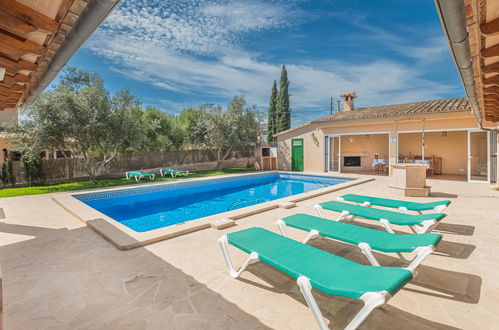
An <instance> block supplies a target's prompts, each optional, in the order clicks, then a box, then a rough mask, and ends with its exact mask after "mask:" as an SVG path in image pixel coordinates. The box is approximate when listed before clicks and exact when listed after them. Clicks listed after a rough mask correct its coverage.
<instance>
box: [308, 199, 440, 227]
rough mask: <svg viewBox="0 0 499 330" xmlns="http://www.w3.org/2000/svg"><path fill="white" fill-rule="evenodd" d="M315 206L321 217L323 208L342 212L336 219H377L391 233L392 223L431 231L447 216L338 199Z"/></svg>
mask: <svg viewBox="0 0 499 330" xmlns="http://www.w3.org/2000/svg"><path fill="white" fill-rule="evenodd" d="M314 208H315V210H316V211H317V213H318V215H319V216H320V217H321V218H324V216H323V214H322V211H323V210H328V211H333V212H338V213H340V216H339V217H338V218H337V219H336V221H341V220H350V221H351V220H354V219H355V218H357V217H359V218H364V219H369V220H376V221H379V222H380V223H381V224H382V225H383V227H384V228H385V229H386V231H388V232H390V233H393V229H392V228H391V225H392V224H393V225H399V226H409V228H410V229H411V230H412V231H413V232H414V233H417V234H422V233H425V232H431V231H432V230H433V228H434V227H435V226H436V225H437V224H438V222H439V221H440V220H442V219H443V218H445V214H444V213H429V214H406V213H400V212H393V211H387V210H382V209H375V208H370V207H366V206H361V205H355V204H349V203H342V202H336V201H330V202H325V203H320V204H316V205H315V206H314Z"/></svg>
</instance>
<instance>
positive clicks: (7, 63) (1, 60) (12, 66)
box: [0, 56, 36, 76]
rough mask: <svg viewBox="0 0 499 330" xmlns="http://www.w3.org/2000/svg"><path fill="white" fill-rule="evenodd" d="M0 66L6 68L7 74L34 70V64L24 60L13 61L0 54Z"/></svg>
mask: <svg viewBox="0 0 499 330" xmlns="http://www.w3.org/2000/svg"><path fill="white" fill-rule="evenodd" d="M0 67H3V68H5V69H6V71H7V74H10V75H12V76H13V75H16V74H17V73H18V72H19V71H21V70H27V71H35V70H36V64H35V63H31V62H28V61H25V60H19V61H14V60H11V59H8V58H5V57H2V56H0Z"/></svg>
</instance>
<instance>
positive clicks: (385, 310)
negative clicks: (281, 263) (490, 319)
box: [238, 238, 482, 329]
mask: <svg viewBox="0 0 499 330" xmlns="http://www.w3.org/2000/svg"><path fill="white" fill-rule="evenodd" d="M310 245H312V246H315V247H317V248H320V249H322V250H325V251H328V252H330V253H333V254H335V255H339V256H342V257H344V258H347V259H349V260H353V261H355V262H358V263H361V264H366V265H368V264H369V263H368V261H367V260H366V258H365V256H364V255H362V253H361V252H360V250H359V249H357V248H356V247H355V246H353V245H350V244H345V243H340V242H337V241H333V240H329V239H325V238H318V239H314V240H312V241H311V242H310ZM375 255H376V258H377V259H378V260H379V261H380V263H381V264H382V265H385V266H395V267H397V266H398V267H400V266H403V264H402V263H401V262H400V259H398V258H395V257H391V256H388V255H385V254H380V253H375ZM248 271H249V272H251V273H252V274H254V275H255V276H257V277H258V278H261V279H262V280H264V281H265V282H266V283H267V284H268V285H263V284H261V283H257V282H254V281H252V280H249V279H246V278H245V277H244V274H243V275H242V277H240V278H239V279H238V280H240V281H242V282H245V283H248V284H249V285H253V286H256V287H260V288H263V289H265V290H269V291H272V292H275V293H279V294H287V295H289V296H290V297H292V298H293V299H295V300H297V301H300V302H301V303H302V304H306V303H305V300H304V299H303V296H302V295H301V293H300V290H299V288H298V286H297V284H296V280H295V279H294V278H292V277H290V276H288V275H287V274H285V273H283V272H281V271H279V270H277V269H275V268H273V267H270V266H268V265H266V264H264V263H257V264H254V265H251V266H250V267H249V268H248ZM418 273H419V274H418V276H417V277H416V278H415V279H414V280H413V281H411V283H410V284H409V286H410V287H408V286H406V287H405V288H403V289H402V290H407V291H412V292H417V293H419V294H422V295H430V296H435V297H440V298H444V299H451V300H456V301H461V302H465V303H472V304H475V303H478V301H479V300H480V288H481V283H482V280H481V278H480V277H479V276H476V275H473V274H466V273H460V272H454V271H448V270H443V269H438V268H434V267H429V266H425V265H420V267H419V268H418ZM417 287H421V288H423V289H427V290H420V289H418V288H417ZM429 290H431V291H429ZM314 296H315V297H316V299H317V302H318V304H319V307H320V308H321V311H322V313H323V315H324V317H325V318H326V319H328V320H329V326H330V327H332V328H344V327H345V326H346V325H347V324H348V322H349V321H350V320H351V319H352V317H353V316H354V315H355V314H356V313H357V312H358V311H359V310H360V309H361V307H362V306H363V303H362V302H361V301H359V300H354V299H349V298H345V297H337V296H332V295H328V294H325V293H323V292H321V291H318V290H314ZM387 324H389V325H390V328H393V329H457V328H455V327H452V326H448V325H445V324H442V323H438V322H434V321H430V320H427V319H424V318H422V317H419V316H416V315H414V314H411V313H409V312H408V311H405V310H401V309H398V308H396V307H393V306H391V305H384V306H382V307H380V308H377V309H376V310H375V311H374V312H373V313H372V314H371V315H370V316H369V317H368V319H366V321H365V322H364V323H363V324H362V325H361V327H360V328H362V329H386V325H387Z"/></svg>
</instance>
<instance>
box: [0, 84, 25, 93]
mask: <svg viewBox="0 0 499 330" xmlns="http://www.w3.org/2000/svg"><path fill="white" fill-rule="evenodd" d="M25 89H26V86H21V85H13V86H11V87H5V86H0V92H4V93H11V92H23V91H24V90H25Z"/></svg>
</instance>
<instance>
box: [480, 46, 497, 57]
mask: <svg viewBox="0 0 499 330" xmlns="http://www.w3.org/2000/svg"><path fill="white" fill-rule="evenodd" d="M480 53H481V54H482V56H483V57H493V56H499V44H498V45H494V46H490V47H489V48H485V49H482V50H481V51H480Z"/></svg>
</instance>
